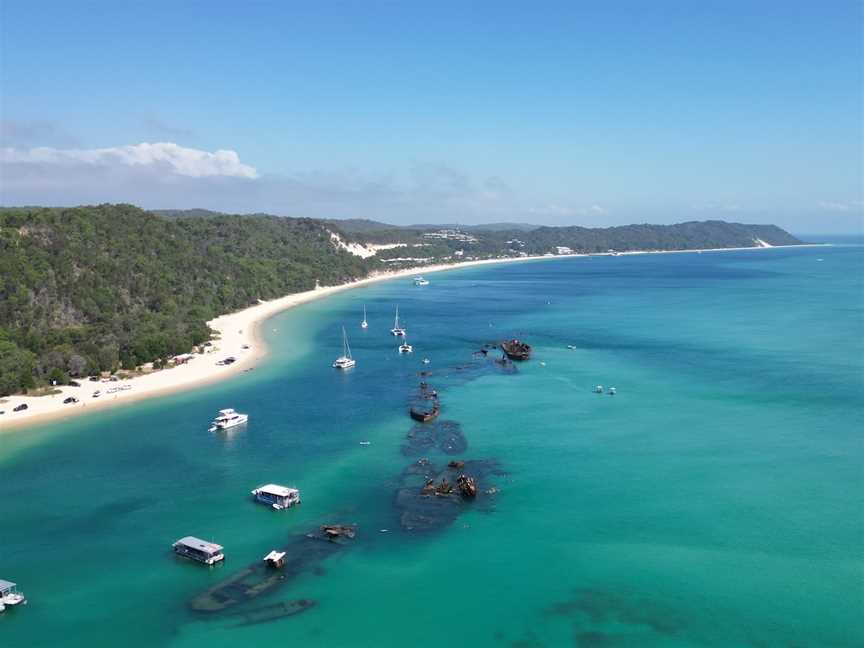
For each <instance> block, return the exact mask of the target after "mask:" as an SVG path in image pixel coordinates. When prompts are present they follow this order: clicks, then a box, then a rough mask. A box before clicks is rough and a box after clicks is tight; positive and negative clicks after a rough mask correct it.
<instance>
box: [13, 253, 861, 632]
mask: <svg viewBox="0 0 864 648" xmlns="http://www.w3.org/2000/svg"><path fill="white" fill-rule="evenodd" d="M428 278H429V279H430V280H431V285H429V286H425V287H416V286H414V285H412V283H411V282H410V280H405V279H402V280H395V281H390V282H386V283H380V284H374V285H371V286H368V287H365V288H361V289H356V290H352V291H348V292H345V293H340V294H337V295H335V296H332V297H330V298H327V299H324V300H320V301H317V302H313V303H309V304H306V305H304V306H301V307H298V308H296V309H293V310H290V311H286V312H284V313H282V314H280V315H278V316H276V317H274V318H272V319H271V320H269V321H268V322H267V323H266V324H265V326H264V328H263V333H264V336H265V337H266V341H267V344H268V345H269V347H270V349H271V353H270V354H269V355H268V357H267V358H266V359H264V360H263V361H261V362H260V363H259V365H258V366H257V367H256V368H255V370H254V371H252V372H250V373H246V374H242V375H239V376H238V377H235V378H232V379H230V380H228V381H226V382H223V383H219V384H217V385H213V386H208V387H204V388H200V389H197V390H191V391H189V392H188V393H183V394H176V395H173V396H170V397H166V398H160V399H156V400H149V401H144V402H141V403H138V404H135V405H131V406H129V407H125V408H118V409H116V410H113V411H104V412H100V413H94V414H92V415H89V416H87V417H82V418H77V419H75V420H70V421H68V422H64V423H58V424H51V425H45V426H43V427H39V428H31V429H26V430H19V431H15V432H11V433H9V434H4V435H0V479H2V483H3V489H2V492H3V497H2V498H0V578H6V579H9V580H13V581H16V582H17V583H19V585H20V586H21V588H22V589H23V590H24V592H25V593H26V594H27V596H28V598H29V604H28V605H27V606H25V607H21V608H18V609H14V610H7V611H6V612H5V613H3V614H2V615H0V643H2V644H3V645H4V646H10V647H12V646H16V647H17V646H87V647H94V646H118V645H122V646H125V647H127V648H135V647H138V646H148V647H152V646H171V647H178V648H179V647H184V648H186V647H189V648H191V647H195V648H198V647H205V646H206V647H208V648H213V647H215V646H229V645H230V646H237V645H247V646H286V645H306V646H327V647H334V646H335V647H339V646H375V647H383V646H412V647H413V646H417V647H425V646H430V647H433V646H434V647H440V646H474V647H480V646H510V647H513V648H516V647H522V648H528V647H540V646H550V647H551V646H584V647H598V646H649V647H650V646H664V647H665V646H682V647H683V646H745V647H747V646H752V647H754V648H755V647H774V646H777V647H780V646H783V647H789V646H838V647H840V646H848V647H851V646H861V645H864V622H862V618H864V615H862V611H864V434H862V430H864V425H862V418H864V417H862V413H864V248H862V247H860V246H850V245H838V246H833V247H813V248H800V249H773V250H759V251H755V250H754V251H741V252H717V253H714V252H711V253H701V254H697V253H688V254H662V255H660V254H658V255H641V256H622V257H590V258H573V259H550V260H543V261H531V262H523V263H513V264H502V265H496V266H487V267H474V268H466V269H458V270H452V271H448V272H443V273H438V274H431V275H429V276H428ZM364 304H365V306H366V308H367V311H368V318H369V324H370V326H369V328H368V329H367V330H362V329H361V328H360V326H359V324H360V320H361V319H362V311H363V306H364ZM397 304H398V306H399V311H400V316H401V318H402V319H403V322H404V324H405V325H406V327H407V329H408V339H409V341H410V342H411V344H413V345H414V353H413V354H410V355H404V356H400V355H399V354H398V353H397V352H396V344H397V343H396V342H395V340H394V338H393V337H392V336H390V335H389V329H390V327H391V326H392V317H393V312H394V309H395V307H396V305H397ZM343 325H344V326H345V327H346V329H347V331H348V336H349V339H350V342H351V346H352V349H353V352H354V357H355V358H356V360H357V367H356V368H355V369H354V370H352V371H350V372H348V373H338V372H336V371H334V370H333V369H332V368H331V366H330V363H331V362H332V361H333V359H335V357H336V356H337V355H339V353H340V352H341V327H342V326H343ZM510 337H519V338H522V339H524V340H526V341H528V342H529V343H530V344H532V345H533V347H534V352H533V355H532V358H531V359H530V360H529V361H527V362H524V363H517V364H516V365H513V366H504V365H501V364H499V363H496V362H495V360H496V359H497V358H498V357H499V352H497V351H494V350H489V349H487V355H485V356H484V355H483V354H482V353H478V352H479V351H480V350H481V349H482V348H484V345H487V344H491V343H495V342H497V341H500V340H502V339H505V338H510ZM570 347H573V348H570ZM423 358H428V359H429V360H430V362H429V364H428V365H424V364H422V363H421V360H422V359H423ZM422 371H427V372H428V375H424V376H421V375H419V372H422ZM421 381H423V382H427V383H428V384H429V385H430V388H434V389H436V390H437V391H438V393H439V395H440V399H441V403H442V411H441V416H440V417H439V419H437V420H436V422H435V423H431V424H425V425H418V426H416V427H415V424H414V422H412V421H411V420H410V419H409V417H408V415H407V411H408V407H409V405H410V404H411V403H412V402H413V398H414V397H415V396H416V393H417V391H416V390H417V387H418V384H419V383H420V382H421ZM598 384H601V385H604V386H605V387H609V386H614V387H616V389H617V394H616V395H615V396H610V395H608V394H605V393H604V394H595V393H593V391H592V390H593V388H594V386H595V385H598ZM223 407H234V408H236V409H238V410H239V411H241V412H246V413H248V414H249V415H250V417H251V418H250V422H249V424H248V426H246V427H244V428H239V429H236V430H234V431H232V432H230V433H227V434H213V433H208V432H207V426H208V423H209V421H210V419H212V417H213V416H214V415H215V413H216V410H218V409H220V408H223ZM409 435H411V436H410V437H409ZM361 441H364V442H366V441H368V442H369V444H368V445H365V444H364V445H361V443H360V442H361ZM423 460H427V462H426V463H424V462H423ZM451 460H461V461H466V462H467V464H466V466H465V468H464V469H463V470H465V471H468V472H472V473H473V474H474V476H475V477H476V478H477V482H478V486H479V487H480V491H481V493H480V495H479V496H478V497H477V499H476V501H467V500H466V501H463V500H461V499H459V498H455V499H454V498H452V497H451V498H437V499H436V498H435V497H434V496H433V497H431V498H420V497H417V496H416V494H417V493H418V492H419V486H420V485H422V481H423V479H424V478H425V476H426V475H427V474H432V475H433V476H436V477H437V476H438V475H440V473H441V472H442V471H443V469H444V467H445V465H446V463H447V462H448V461H451ZM418 480H419V481H418ZM266 482H276V483H282V484H286V485H294V486H297V487H299V488H300V489H301V490H302V494H303V504H302V506H300V507H299V508H296V509H292V510H290V511H285V512H278V513H277V512H274V511H270V510H268V509H266V508H265V507H262V506H259V505H256V504H254V503H253V502H252V501H251V499H250V497H249V491H250V489H252V488H254V487H255V486H257V485H259V484H262V483H266ZM487 491H492V492H491V493H490V492H487ZM439 500H440V502H439ZM445 500H446V501H445ZM418 507H419V508H418ZM332 522H339V523H346V524H347V523H350V524H356V525H357V537H356V538H355V539H354V540H353V541H351V542H347V543H346V544H344V545H339V546H338V547H337V548H335V549H334V550H332V551H330V549H332V547H329V546H328V548H327V551H326V552H324V553H322V554H321V555H319V554H318V553H316V551H317V549H315V548H313V547H320V546H321V545H317V544H315V543H314V542H311V543H310V542H306V543H305V544H304V542H303V540H302V539H303V537H304V536H303V534H305V533H308V532H312V533H313V534H314V533H315V532H316V531H317V529H318V526H319V525H320V524H322V523H332ZM406 527H408V528H406ZM185 535H196V536H200V537H203V538H207V539H210V540H215V541H217V542H219V543H220V544H223V545H224V546H225V548H226V549H225V550H226V555H227V559H226V562H225V564H223V565H221V566H219V567H216V568H213V569H208V568H205V567H203V566H199V565H197V564H193V563H191V562H188V561H181V560H178V559H176V558H174V557H173V555H172V554H171V551H170V545H171V543H172V542H173V541H174V540H176V539H177V538H180V537H181V536H185ZM307 540H308V539H307ZM283 546H284V547H287V548H288V551H289V554H290V555H289V558H291V559H294V560H298V561H299V562H300V564H302V568H301V569H299V571H298V572H297V573H294V572H293V571H292V572H291V573H290V574H288V575H286V577H285V579H284V580H283V581H280V582H279V584H278V585H277V586H275V587H273V588H272V589H268V590H266V591H264V592H263V593H261V594H260V596H257V597H254V598H250V599H249V600H244V601H241V602H240V603H238V604H237V605H233V606H230V607H228V608H226V609H225V610H223V611H221V612H217V613H210V614H205V613H201V612H198V611H196V610H194V609H192V608H191V607H190V601H192V600H193V599H195V597H196V596H198V595H200V594H201V593H202V592H204V591H205V590H207V589H208V588H210V587H213V586H216V585H218V584H219V583H220V582H221V581H224V580H225V579H227V578H229V577H231V576H232V575H234V574H236V573H238V572H239V571H240V570H243V569H244V568H245V567H246V566H247V565H252V564H256V565H257V564H258V563H259V562H260V559H261V558H262V557H263V556H264V554H266V553H267V552H268V551H270V550H271V549H275V548H279V547H283ZM297 599H306V600H309V601H314V605H313V606H311V607H309V609H308V610H307V611H304V612H302V613H300V614H297V615H294V616H285V617H283V618H275V619H271V620H267V621H266V622H264V621H262V617H264V616H267V615H268V614H270V612H271V611H272V610H274V609H279V607H278V606H279V605H281V604H282V603H283V602H288V601H294V600H297Z"/></svg>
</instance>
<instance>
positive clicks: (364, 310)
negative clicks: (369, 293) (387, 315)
mask: <svg viewBox="0 0 864 648" xmlns="http://www.w3.org/2000/svg"><path fill="white" fill-rule="evenodd" d="M360 328H369V322H367V321H366V304H363V321H362V322H360Z"/></svg>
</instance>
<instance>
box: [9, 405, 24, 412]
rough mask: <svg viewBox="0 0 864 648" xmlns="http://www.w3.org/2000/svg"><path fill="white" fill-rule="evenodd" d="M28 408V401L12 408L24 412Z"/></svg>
mask: <svg viewBox="0 0 864 648" xmlns="http://www.w3.org/2000/svg"><path fill="white" fill-rule="evenodd" d="M26 409H27V403H21V404H20V405H16V406H15V407H13V408H12V411H13V412H23V411H24V410H26Z"/></svg>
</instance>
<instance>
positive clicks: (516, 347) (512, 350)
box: [501, 338, 531, 360]
mask: <svg viewBox="0 0 864 648" xmlns="http://www.w3.org/2000/svg"><path fill="white" fill-rule="evenodd" d="M501 350H502V351H504V355H506V356H507V357H508V358H509V359H510V360H527V359H528V358H530V357H531V345H530V344H528V343H527V342H521V341H519V340H517V339H516V338H513V339H512V340H507V341H506V342H502V343H501Z"/></svg>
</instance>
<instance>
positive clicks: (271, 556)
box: [264, 549, 285, 560]
mask: <svg viewBox="0 0 864 648" xmlns="http://www.w3.org/2000/svg"><path fill="white" fill-rule="evenodd" d="M284 557H285V552H284V551H276V550H275V549H274V550H273V551H271V552H270V553H268V554H267V555H266V556H264V560H282V559H283V558H284Z"/></svg>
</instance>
